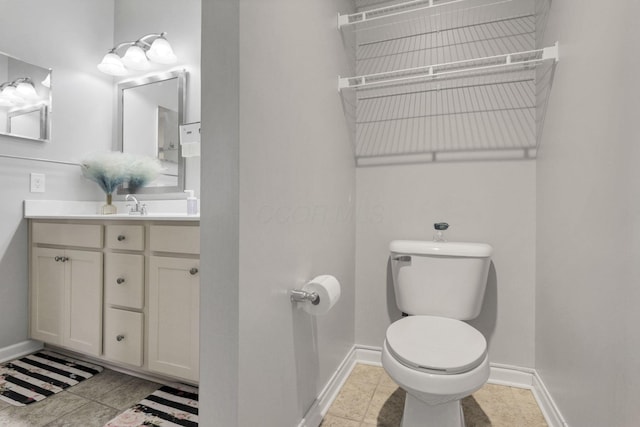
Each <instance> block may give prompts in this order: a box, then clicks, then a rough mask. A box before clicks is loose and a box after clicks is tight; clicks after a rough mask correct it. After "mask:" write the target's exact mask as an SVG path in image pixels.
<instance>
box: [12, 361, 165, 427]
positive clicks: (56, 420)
mask: <svg viewBox="0 0 640 427" xmlns="http://www.w3.org/2000/svg"><path fill="white" fill-rule="evenodd" d="M160 386H161V384H158V383H154V382H151V381H147V380H143V379H140V378H136V377H132V376H129V375H125V374H121V373H119V372H116V371H112V370H110V369H105V370H104V371H103V372H101V373H100V374H98V375H96V376H94V377H92V378H89V379H88V380H86V381H83V382H81V383H80V384H78V385H75V386H73V387H70V388H68V389H67V390H64V391H62V392H60V393H58V394H55V395H53V396H49V397H47V398H46V399H44V400H42V401H40V402H36V403H32V404H30V405H27V406H13V405H10V404H8V403H6V402H3V401H0V426H1V427H45V426H46V427H102V426H103V425H104V424H105V423H106V422H107V421H109V420H111V419H112V418H113V417H115V416H116V415H117V414H119V413H120V412H123V411H124V410H125V409H128V408H129V407H131V406H132V405H134V404H136V403H138V402H139V401H140V400H142V399H143V398H145V397H146V396H148V395H149V394H151V393H153V392H154V391H155V390H156V389H158V388H159V387H160Z"/></svg>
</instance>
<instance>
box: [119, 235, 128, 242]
mask: <svg viewBox="0 0 640 427" xmlns="http://www.w3.org/2000/svg"><path fill="white" fill-rule="evenodd" d="M126 238H127V236H125V235H124V234H120V235H118V242H122V241H123V240H124V239H126Z"/></svg>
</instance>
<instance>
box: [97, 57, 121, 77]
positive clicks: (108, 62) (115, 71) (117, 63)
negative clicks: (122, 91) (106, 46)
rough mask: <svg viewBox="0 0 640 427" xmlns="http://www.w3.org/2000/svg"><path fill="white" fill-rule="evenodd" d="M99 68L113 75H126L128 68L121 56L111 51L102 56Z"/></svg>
mask: <svg viewBox="0 0 640 427" xmlns="http://www.w3.org/2000/svg"><path fill="white" fill-rule="evenodd" d="M98 70H100V71H102V72H103V73H105V74H109V75H112V76H124V75H125V74H127V69H126V68H125V67H124V64H123V63H122V60H121V59H120V57H119V56H118V55H116V54H115V53H111V52H110V53H107V54H106V55H105V56H104V58H102V62H101V63H99V64H98Z"/></svg>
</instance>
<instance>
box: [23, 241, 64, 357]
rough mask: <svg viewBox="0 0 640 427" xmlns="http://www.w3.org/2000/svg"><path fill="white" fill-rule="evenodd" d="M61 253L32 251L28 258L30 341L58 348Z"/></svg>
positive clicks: (60, 317)
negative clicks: (29, 267)
mask: <svg viewBox="0 0 640 427" xmlns="http://www.w3.org/2000/svg"><path fill="white" fill-rule="evenodd" d="M61 256H64V250H62V249H49V248H34V249H33V251H32V256H31V309H30V311H31V325H30V329H31V338H34V339H36V340H40V341H44V342H46V343H49V344H56V345H61V344H62V336H61V330H62V318H63V314H62V311H63V305H64V304H63V299H64V282H65V273H64V267H65V266H64V264H63V263H62V262H60V257H61Z"/></svg>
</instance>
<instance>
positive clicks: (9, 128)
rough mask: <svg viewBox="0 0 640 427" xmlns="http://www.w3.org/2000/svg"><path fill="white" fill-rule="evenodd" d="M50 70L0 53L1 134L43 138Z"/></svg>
mask: <svg viewBox="0 0 640 427" xmlns="http://www.w3.org/2000/svg"><path fill="white" fill-rule="evenodd" d="M50 112H51V69H49V68H43V67H39V66H37V65H33V64H29V63H28V62H24V61H21V60H19V59H17V58H14V57H12V56H9V55H6V54H3V53H0V134H4V135H10V136H17V137H21V138H27V139H34V140H38V141H46V140H48V139H49V129H50V122H51V119H50Z"/></svg>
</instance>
